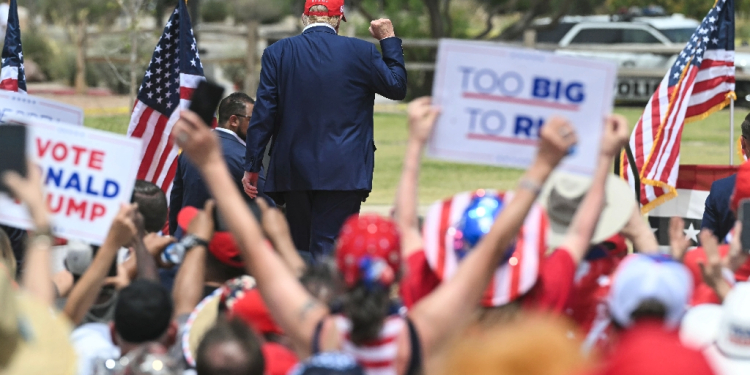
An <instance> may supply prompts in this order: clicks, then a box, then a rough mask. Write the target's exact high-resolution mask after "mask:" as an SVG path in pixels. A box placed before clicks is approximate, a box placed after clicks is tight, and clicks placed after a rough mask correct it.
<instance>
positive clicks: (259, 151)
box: [244, 49, 279, 173]
mask: <svg viewBox="0 0 750 375" xmlns="http://www.w3.org/2000/svg"><path fill="white" fill-rule="evenodd" d="M272 55H273V53H272V52H270V51H268V50H267V49H266V51H265V53H263V58H262V59H261V70H260V83H259V84H258V97H257V99H256V101H255V107H254V108H253V118H252V120H251V121H250V125H249V126H248V129H247V137H246V139H245V141H246V143H247V148H246V153H245V166H244V167H245V168H244V169H245V170H246V171H248V172H254V173H258V172H260V167H261V166H262V165H263V154H264V152H265V151H266V145H268V141H269V140H270V139H271V135H272V134H273V130H274V129H273V128H274V124H275V123H276V112H277V109H278V99H279V93H278V87H277V86H276V85H277V83H278V81H277V77H276V61H275V59H274V57H273V56H272Z"/></svg>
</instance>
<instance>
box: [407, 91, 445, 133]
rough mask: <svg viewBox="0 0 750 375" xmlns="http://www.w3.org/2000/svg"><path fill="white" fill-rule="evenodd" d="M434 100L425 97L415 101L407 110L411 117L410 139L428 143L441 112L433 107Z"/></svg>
mask: <svg viewBox="0 0 750 375" xmlns="http://www.w3.org/2000/svg"><path fill="white" fill-rule="evenodd" d="M431 102H432V98H431V97H429V96H424V97H421V98H419V99H414V100H413V101H412V102H411V103H409V107H408V108H407V112H408V116H409V139H412V140H415V141H418V142H420V143H425V142H427V138H429V137H430V134H431V133H432V129H433V128H434V126H435V120H437V117H438V115H439V114H440V110H439V109H437V108H435V107H433V106H432V104H431Z"/></svg>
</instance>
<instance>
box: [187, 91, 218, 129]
mask: <svg viewBox="0 0 750 375" xmlns="http://www.w3.org/2000/svg"><path fill="white" fill-rule="evenodd" d="M223 95H224V88H223V87H221V86H219V85H217V84H215V83H212V82H208V81H201V82H200V83H199V84H198V87H197V88H196V89H195V91H194V92H193V97H192V98H191V99H190V100H191V102H190V110H191V111H193V112H195V113H196V114H198V116H200V117H201V119H203V122H205V123H206V125H208V126H211V123H213V120H214V114H215V113H216V108H217V107H218V106H219V103H220V102H221V99H222V97H223Z"/></svg>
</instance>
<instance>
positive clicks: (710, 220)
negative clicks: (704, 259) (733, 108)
mask: <svg viewBox="0 0 750 375" xmlns="http://www.w3.org/2000/svg"><path fill="white" fill-rule="evenodd" d="M741 128H742V137H741V138H740V143H741V145H742V154H743V155H745V157H747V156H748V155H750V152H748V150H749V149H748V146H750V145H749V144H748V143H749V142H750V113H748V114H747V116H745V120H744V121H742V125H741ZM736 180H737V174H733V175H731V176H729V177H726V178H722V179H721V180H716V181H714V183H713V184H711V191H710V192H709V193H708V198H706V208H705V209H704V211H703V220H702V221H701V229H703V228H706V229H710V230H711V231H712V232H714V235H716V237H718V238H719V240H723V239H724V237H726V236H727V233H729V231H730V230H731V229H732V227H734V223H735V221H736V220H737V219H736V218H735V215H734V212H732V210H731V209H730V208H729V201H730V199H731V197H732V192H734V183H735V181H736Z"/></svg>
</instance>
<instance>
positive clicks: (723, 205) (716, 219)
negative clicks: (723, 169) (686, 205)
mask: <svg viewBox="0 0 750 375" xmlns="http://www.w3.org/2000/svg"><path fill="white" fill-rule="evenodd" d="M736 179H737V175H736V174H733V175H731V176H729V177H726V178H722V179H721V180H716V181H714V183H713V184H711V191H710V192H709V193H708V198H706V209H705V211H703V221H702V222H701V229H703V228H708V229H710V230H712V231H713V232H714V234H715V235H716V237H718V238H719V240H723V239H724V237H726V236H727V233H729V231H730V230H731V229H732V227H733V226H734V222H735V220H736V219H735V217H734V213H733V212H732V210H730V209H729V199H730V198H731V197H732V192H734V182H735V180H736Z"/></svg>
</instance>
